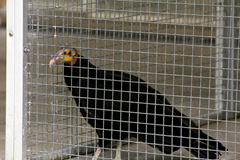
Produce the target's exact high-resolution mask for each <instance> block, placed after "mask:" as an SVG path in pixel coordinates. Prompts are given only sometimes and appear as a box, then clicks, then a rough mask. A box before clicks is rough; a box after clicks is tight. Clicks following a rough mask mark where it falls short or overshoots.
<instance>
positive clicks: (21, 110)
mask: <svg viewBox="0 0 240 160" xmlns="http://www.w3.org/2000/svg"><path fill="white" fill-rule="evenodd" d="M26 6H27V1H25V0H23V1H16V0H9V1H7V19H8V20H7V72H6V73H7V76H6V77H7V79H6V83H7V85H6V106H7V107H6V159H9V160H10V159H19V160H20V159H26V149H27V148H26V147H27V146H26V127H27V123H26V122H27V121H26V114H27V109H26V103H27V96H26V94H27V92H26V85H27V83H26V82H27V78H26V69H27V65H26V55H25V54H24V48H26V47H27V45H26V44H27V38H26V34H27V16H26V15H27V7H26Z"/></svg>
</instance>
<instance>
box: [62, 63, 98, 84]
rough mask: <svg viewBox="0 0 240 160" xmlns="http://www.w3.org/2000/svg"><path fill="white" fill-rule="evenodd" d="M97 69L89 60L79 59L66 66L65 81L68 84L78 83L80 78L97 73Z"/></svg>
mask: <svg viewBox="0 0 240 160" xmlns="http://www.w3.org/2000/svg"><path fill="white" fill-rule="evenodd" d="M96 69H97V67H96V66H94V65H93V64H91V63H89V62H88V60H81V59H78V61H77V62H76V63H75V64H74V65H72V66H70V65H66V66H65V67H64V76H65V82H66V84H67V85H68V86H73V85H76V84H77V83H78V81H79V79H81V78H85V77H91V76H92V75H93V76H94V75H96V74H95V73H96Z"/></svg>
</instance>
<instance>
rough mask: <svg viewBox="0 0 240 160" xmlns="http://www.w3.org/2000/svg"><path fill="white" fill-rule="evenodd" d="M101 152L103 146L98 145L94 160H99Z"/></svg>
mask: <svg viewBox="0 0 240 160" xmlns="http://www.w3.org/2000/svg"><path fill="white" fill-rule="evenodd" d="M100 153H101V148H100V147H99V146H97V150H96V152H95V154H94V157H93V158H92V160H97V159H98V156H99V155H100Z"/></svg>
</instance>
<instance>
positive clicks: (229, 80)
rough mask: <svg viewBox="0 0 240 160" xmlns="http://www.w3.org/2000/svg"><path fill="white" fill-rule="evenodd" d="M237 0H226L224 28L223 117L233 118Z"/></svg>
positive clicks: (234, 108)
mask: <svg viewBox="0 0 240 160" xmlns="http://www.w3.org/2000/svg"><path fill="white" fill-rule="evenodd" d="M235 6H237V1H236V0H224V28H223V47H224V48H223V77H222V79H223V109H224V110H225V112H223V118H225V119H231V118H234V117H235V116H236V108H237V107H236V105H237V103H236V101H237V97H236V95H237V94H236V92H237V88H236V86H237V85H236V83H237V80H236V76H237V70H236V69H237V66H236V64H237V62H236V58H237V52H236V46H237V43H236V42H237V39H236V26H237V23H236V20H237V19H236V13H237V10H236V9H235Z"/></svg>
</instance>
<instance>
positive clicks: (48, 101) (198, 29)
mask: <svg viewBox="0 0 240 160" xmlns="http://www.w3.org/2000/svg"><path fill="white" fill-rule="evenodd" d="M28 2H29V3H28V45H29V47H30V53H29V56H28V77H29V78H28V82H27V83H28V124H27V125H28V127H27V128H28V131H27V133H28V135H27V136H28V143H27V155H28V158H29V159H37V158H39V159H51V158H52V159H56V158H59V159H65V158H69V159H70V158H73V157H77V159H91V158H92V154H91V153H92V152H93V150H94V148H96V139H95V138H96V134H95V132H94V130H93V129H92V127H91V126H90V125H88V124H87V123H86V121H85V120H84V119H83V118H81V114H80V112H79V109H78V108H79V107H78V106H76V104H75V102H74V100H73V99H72V95H71V93H70V92H69V91H68V89H67V86H66V85H65V83H64V77H63V67H64V66H63V64H59V65H57V66H54V67H53V68H49V65H48V63H49V61H50V60H51V58H52V55H54V54H55V53H56V52H57V50H58V49H59V48H60V47H64V46H71V47H75V48H76V49H77V50H78V52H79V53H81V54H82V55H83V56H85V57H88V58H89V60H90V61H91V63H93V64H95V65H96V66H98V67H99V68H101V69H111V70H120V71H124V72H128V73H131V74H133V75H136V76H138V77H141V78H142V79H144V80H145V81H146V82H147V83H148V84H149V85H150V86H152V87H153V88H155V89H157V90H158V91H160V92H161V93H162V94H163V95H165V96H166V98H167V99H168V100H169V101H170V102H171V103H172V105H173V106H174V107H176V108H177V109H178V110H179V111H181V112H183V113H185V114H186V115H187V116H189V117H190V118H191V119H193V120H194V121H195V122H196V123H197V124H201V125H203V124H205V126H203V128H202V129H203V131H204V132H205V133H207V134H210V135H212V136H213V137H214V138H216V139H218V140H219V141H221V142H222V143H223V144H224V145H225V146H226V147H228V149H229V151H228V154H227V153H223V157H226V158H227V159H229V158H234V159H236V158H240V152H239V151H238V150H237V148H238V147H240V141H239V139H240V132H239V130H237V128H240V122H239V121H240V120H239V119H237V114H239V113H240V111H239V110H240V109H239V99H240V96H239V94H238V91H239V89H240V87H239V78H238V77H239V76H238V75H239V51H238V48H239V43H238V38H239V36H238V33H239V32H238V26H239V18H240V16H239V12H237V11H238V10H239V2H237V1H234V0H232V1H229V2H226V1H224V0H222V1H221V0H208V1H206V0H178V1H174V0H159V1H121V0H116V1H101V0H99V1H95V0H83V1H78V0H71V1H64V0H49V1H47V0H46V1H44V0H43V1H39V0H29V1H28ZM226 8H228V9H229V11H230V12H232V13H236V14H235V15H234V14H233V15H230V16H226V15H225V14H226V10H227V9H226ZM234 16H235V17H234ZM228 19H230V21H229V23H228V22H227V20H228ZM228 24H230V25H229V26H227V27H224V25H228ZM230 32H231V34H230ZM224 34H225V35H224ZM224 37H225V38H224ZM227 41H228V43H229V46H226V44H225V43H226V42H227ZM230 45H231V46H230ZM231 62H234V63H231ZM226 97H228V98H227V99H226ZM228 106H230V107H228ZM226 118H233V119H231V120H225V119H226ZM213 122H214V123H213ZM210 123H213V124H210ZM229 137H230V138H229ZM237 137H239V138H237ZM124 142H125V143H126V144H127V145H128V147H126V146H125V147H124V146H123V147H122V150H123V151H122V157H123V159H133V158H132V157H135V158H136V159H164V157H165V158H169V159H170V158H173V157H179V158H186V159H188V158H190V157H191V158H193V156H192V155H191V154H190V153H188V152H187V151H185V150H182V149H181V150H180V151H177V152H176V153H174V154H172V155H167V154H164V153H161V152H159V151H157V150H154V149H151V148H149V147H147V145H145V144H144V143H142V142H139V141H135V140H134V139H133V140H132V139H131V140H126V141H124ZM130 142H134V144H136V146H135V147H134V145H132V144H130ZM231 146H233V147H231ZM229 147H230V148H229ZM88 153H89V154H88ZM80 154H81V155H80ZM114 156H115V150H114V149H112V150H110V151H109V150H106V151H104V152H103V154H102V158H103V159H113V158H114Z"/></svg>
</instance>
